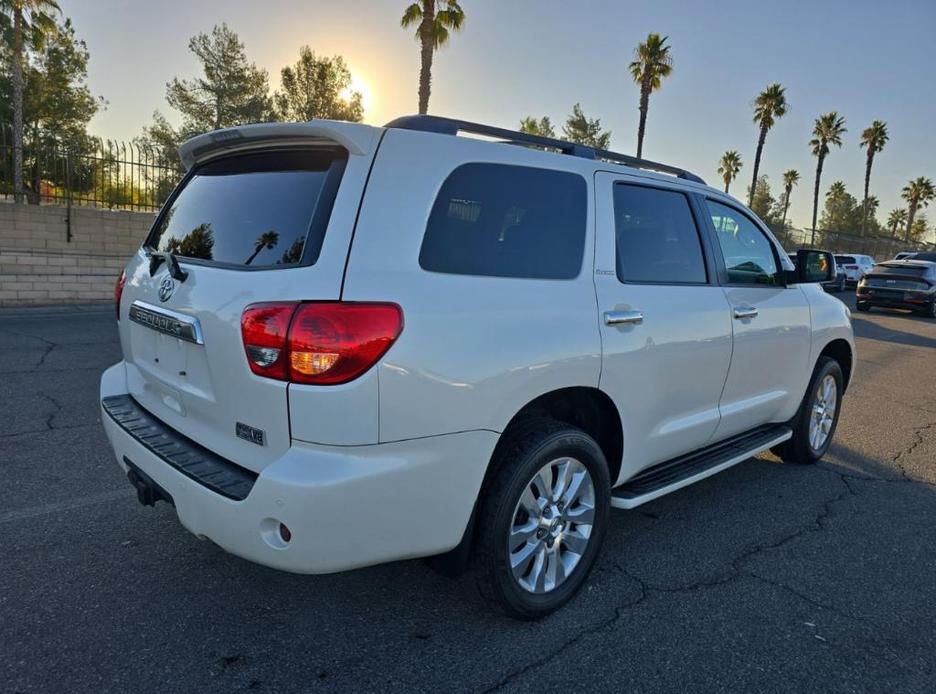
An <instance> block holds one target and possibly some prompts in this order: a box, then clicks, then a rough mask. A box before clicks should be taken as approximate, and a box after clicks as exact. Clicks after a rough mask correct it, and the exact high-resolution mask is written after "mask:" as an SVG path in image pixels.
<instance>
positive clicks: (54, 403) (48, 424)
mask: <svg viewBox="0 0 936 694" xmlns="http://www.w3.org/2000/svg"><path fill="white" fill-rule="evenodd" d="M37 395H38V396H39V397H40V398H44V399H46V400H48V401H49V402H51V403H52V406H53V407H55V410H54V411H52V412H51V413H49V416H48V417H46V421H45V425H46V429H55V428H56V427H54V426H52V422H53V420H54V419H55V417H56V416H57V415H59V414H61V412H62V404H61V403H60V402H59V401H58V400H56V399H55V398H53V397H52V396H51V395H49V394H47V393H42V392H39V393H37Z"/></svg>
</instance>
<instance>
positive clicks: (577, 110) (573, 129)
mask: <svg viewBox="0 0 936 694" xmlns="http://www.w3.org/2000/svg"><path fill="white" fill-rule="evenodd" d="M562 137H563V139H565V140H568V141H569V142H576V143H578V144H580V145H586V146H588V147H595V148H597V149H608V147H609V146H610V145H611V131H604V130H602V129H601V120H600V119H598V118H588V117H586V116H585V113H584V112H583V111H582V106H581V104H575V106H573V107H572V113H571V114H569V117H568V118H567V119H566V122H565V125H564V126H562Z"/></svg>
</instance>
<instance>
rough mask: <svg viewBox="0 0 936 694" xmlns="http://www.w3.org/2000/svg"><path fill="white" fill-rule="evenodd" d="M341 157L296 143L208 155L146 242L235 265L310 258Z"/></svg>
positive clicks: (328, 209)
mask: <svg viewBox="0 0 936 694" xmlns="http://www.w3.org/2000/svg"><path fill="white" fill-rule="evenodd" d="M345 161H346V159H345V157H344V156H341V155H337V154H335V153H333V152H323V151H313V150H296V151H280V152H276V151H273V152H259V153H253V154H244V155H239V156H232V157H226V158H224V159H219V160H216V161H212V162H208V163H206V164H204V165H202V166H200V167H198V168H196V169H195V170H194V171H193V173H192V174H191V175H190V176H189V177H188V178H187V179H186V181H185V182H184V184H183V186H182V188H181V189H180V190H179V191H178V192H177V194H176V195H175V197H174V198H173V199H172V201H171V203H170V205H169V206H168V207H167V208H166V209H164V211H163V213H162V214H161V215H160V217H159V219H158V220H157V223H156V225H155V227H154V228H153V231H152V232H151V233H150V236H149V239H148V240H147V246H149V247H151V248H155V249H156V250H159V251H169V252H171V253H174V254H176V255H178V256H181V257H184V258H191V259H195V260H198V261H202V262H210V263H216V264H221V265H227V266H236V267H240V268H274V267H288V266H294V265H300V264H302V265H309V264H312V263H314V262H315V261H316V259H317V258H318V255H319V252H320V251H321V248H322V242H323V240H324V237H325V228H326V226H327V225H328V218H329V216H330V214H331V207H332V204H333V202H334V198H335V193H336V192H337V189H338V183H339V182H340V180H341V174H342V172H343V171H344V164H345Z"/></svg>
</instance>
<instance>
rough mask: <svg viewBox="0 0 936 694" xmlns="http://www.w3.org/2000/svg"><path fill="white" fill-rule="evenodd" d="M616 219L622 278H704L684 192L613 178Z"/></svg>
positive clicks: (671, 280) (694, 280) (700, 280)
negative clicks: (644, 185)
mask: <svg viewBox="0 0 936 694" xmlns="http://www.w3.org/2000/svg"><path fill="white" fill-rule="evenodd" d="M614 224H615V233H616V237H617V243H616V248H617V275H618V278H619V279H620V280H621V281H622V282H665V283H671V284H674V283H704V282H705V281H706V276H705V261H704V260H703V257H702V245H701V243H700V241H699V232H698V230H697V229H696V225H695V221H694V220H693V218H692V211H691V209H690V208H689V201H688V200H687V199H686V196H685V195H683V194H682V193H677V192H674V191H670V190H659V189H657V188H646V187H643V186H630V185H624V184H617V185H615V186H614Z"/></svg>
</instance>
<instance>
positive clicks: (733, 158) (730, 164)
mask: <svg viewBox="0 0 936 694" xmlns="http://www.w3.org/2000/svg"><path fill="white" fill-rule="evenodd" d="M742 166H744V164H743V163H742V162H741V155H740V154H738V152H737V150H734V149H730V150H728V151H727V152H725V153H724V154H723V155H722V158H721V159H720V160H719V162H718V175H719V176H721V178H722V180H723V181H724V182H725V192H726V193H727V192H728V186H730V185H731V182H732V181H733V180H735V177H736V176H737V175H738V172H739V171H741V167H742Z"/></svg>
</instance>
